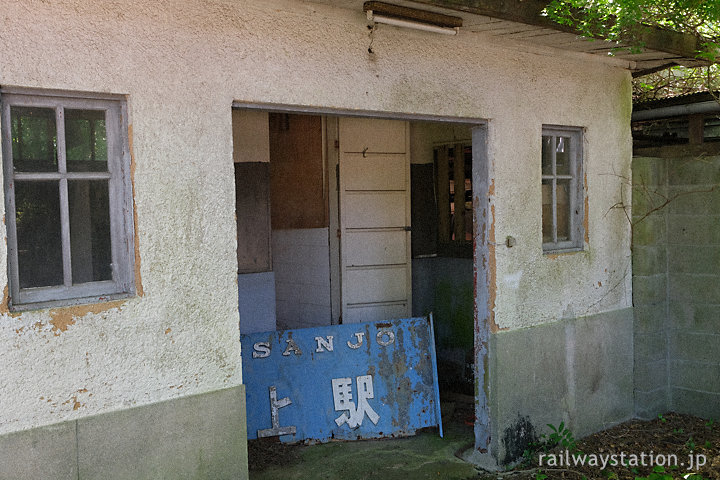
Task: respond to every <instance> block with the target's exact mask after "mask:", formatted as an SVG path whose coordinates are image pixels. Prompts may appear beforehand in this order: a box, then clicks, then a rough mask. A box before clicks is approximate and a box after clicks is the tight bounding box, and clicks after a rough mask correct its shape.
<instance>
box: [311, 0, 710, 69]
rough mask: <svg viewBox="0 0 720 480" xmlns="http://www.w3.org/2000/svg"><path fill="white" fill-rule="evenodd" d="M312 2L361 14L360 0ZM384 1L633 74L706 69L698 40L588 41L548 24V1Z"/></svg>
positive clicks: (652, 31)
mask: <svg viewBox="0 0 720 480" xmlns="http://www.w3.org/2000/svg"><path fill="white" fill-rule="evenodd" d="M311 1H312V2H313V3H323V4H328V5H333V6H338V7H342V8H350V9H355V10H357V11H358V13H361V12H363V3H364V2H363V0H311ZM388 3H392V4H395V5H398V6H400V7H409V8H415V9H420V10H425V11H428V12H434V13H438V14H445V15H452V16H456V17H460V18H462V25H463V26H462V28H461V31H463V32H469V33H473V34H484V35H489V36H492V37H497V39H499V40H500V41H503V40H507V41H508V42H510V41H512V42H520V43H526V44H528V46H530V45H542V46H545V47H551V48H557V49H560V50H565V51H573V52H580V53H583V54H589V55H595V56H603V57H611V58H614V59H617V60H621V61H624V62H627V63H626V65H627V67H628V68H629V69H630V70H632V71H633V75H634V76H638V75H642V74H645V73H651V72H653V71H658V70H663V69H665V68H669V67H672V66H676V65H683V66H686V67H697V66H703V65H708V62H707V61H705V60H701V59H698V58H697V57H696V54H697V52H698V51H699V50H700V49H701V46H702V41H701V39H699V38H697V37H695V36H693V35H688V34H682V33H677V32H672V31H667V30H660V29H657V28H652V27H645V28H644V29H643V30H642V31H641V34H640V38H639V40H640V41H641V42H642V43H643V44H644V47H643V48H642V49H641V50H640V51H634V50H631V49H630V48H629V47H630V46H629V45H627V44H622V43H616V42H609V41H607V40H603V39H593V38H587V37H584V36H582V35H580V34H579V32H578V31H576V30H574V29H572V28H571V27H568V26H564V25H559V24H557V23H555V22H552V21H551V20H550V19H548V18H547V17H545V16H542V15H541V12H542V10H543V8H545V5H546V4H547V3H548V0H388Z"/></svg>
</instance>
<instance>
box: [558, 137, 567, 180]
mask: <svg viewBox="0 0 720 480" xmlns="http://www.w3.org/2000/svg"><path fill="white" fill-rule="evenodd" d="M556 142H557V143H556V146H555V172H556V173H557V174H558V175H570V137H557V140H556Z"/></svg>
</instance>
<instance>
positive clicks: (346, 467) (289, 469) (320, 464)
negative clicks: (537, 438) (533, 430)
mask: <svg viewBox="0 0 720 480" xmlns="http://www.w3.org/2000/svg"><path fill="white" fill-rule="evenodd" d="M443 410H444V412H443V413H444V415H443V418H444V421H443V426H444V434H445V435H444V438H440V436H439V435H438V432H437V429H428V431H423V432H420V433H418V434H417V435H415V436H413V437H408V438H396V439H381V440H364V441H357V442H330V443H326V444H321V445H312V446H301V445H299V446H295V447H292V448H293V450H292V454H291V455H288V456H287V457H289V458H290V460H288V458H285V459H283V460H282V461H280V462H279V463H283V464H282V465H270V466H268V467H266V468H264V469H263V470H261V471H257V470H251V471H250V480H266V479H268V480H269V479H283V480H292V479H302V480H307V479H313V480H315V479H318V480H334V479H338V480H340V479H342V480H365V479H382V480H422V479H444V480H466V479H471V478H476V477H477V476H478V472H479V470H478V469H477V468H476V467H475V466H474V465H472V464H470V463H466V462H464V461H463V460H461V459H460V458H458V456H456V454H458V453H459V452H461V451H464V450H467V449H469V448H471V447H472V445H473V441H474V440H473V428H472V426H468V425H466V424H465V421H464V420H465V419H464V418H463V417H464V416H467V415H466V414H465V413H464V412H463V413H461V414H459V415H457V414H456V415H453V412H452V410H454V405H450V406H449V408H448V405H446V404H443ZM446 410H449V411H448V412H447V413H446ZM268 463H270V460H269V459H268Z"/></svg>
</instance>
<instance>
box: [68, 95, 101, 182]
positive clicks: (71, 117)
mask: <svg viewBox="0 0 720 480" xmlns="http://www.w3.org/2000/svg"><path fill="white" fill-rule="evenodd" d="M65 150H66V152H67V153H66V157H67V170H68V172H106V171H107V135H106V133H105V112H104V111H103V110H71V109H66V110H65Z"/></svg>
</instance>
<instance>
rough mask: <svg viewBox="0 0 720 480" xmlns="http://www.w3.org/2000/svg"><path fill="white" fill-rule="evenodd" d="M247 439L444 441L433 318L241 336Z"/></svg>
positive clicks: (294, 440) (291, 440) (287, 440)
mask: <svg viewBox="0 0 720 480" xmlns="http://www.w3.org/2000/svg"><path fill="white" fill-rule="evenodd" d="M240 341H241V343H242V360H243V364H242V365H243V383H245V386H246V392H247V428H248V438H249V439H254V438H262V437H271V436H279V437H280V440H281V441H284V442H297V441H301V440H308V441H319V442H327V441H329V440H331V439H333V438H335V439H343V440H355V439H359V438H380V437H392V436H405V435H412V434H414V433H415V430H417V429H419V428H424V427H430V426H436V425H437V426H438V427H439V428H440V435H441V436H442V423H441V417H440V394H439V391H438V383H437V360H436V357H435V343H434V341H433V326H432V318H409V319H403V320H390V321H387V322H370V323H354V324H346V325H332V326H327V327H316V328H303V329H297V330H284V331H273V332H264V333H253V334H250V335H241V336H240Z"/></svg>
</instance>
